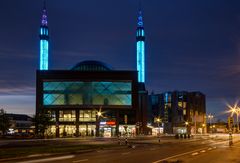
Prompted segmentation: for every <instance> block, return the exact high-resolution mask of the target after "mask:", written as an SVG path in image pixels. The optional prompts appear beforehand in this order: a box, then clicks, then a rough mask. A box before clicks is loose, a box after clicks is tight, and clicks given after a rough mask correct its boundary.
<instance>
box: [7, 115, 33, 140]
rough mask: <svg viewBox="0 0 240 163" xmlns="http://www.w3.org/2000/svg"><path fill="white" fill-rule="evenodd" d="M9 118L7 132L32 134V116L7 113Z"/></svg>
mask: <svg viewBox="0 0 240 163" xmlns="http://www.w3.org/2000/svg"><path fill="white" fill-rule="evenodd" d="M7 117H8V118H9V120H10V124H11V126H10V128H9V131H8V133H9V134H20V135H21V134H34V126H33V118H32V117H30V116H28V115H25V114H7Z"/></svg>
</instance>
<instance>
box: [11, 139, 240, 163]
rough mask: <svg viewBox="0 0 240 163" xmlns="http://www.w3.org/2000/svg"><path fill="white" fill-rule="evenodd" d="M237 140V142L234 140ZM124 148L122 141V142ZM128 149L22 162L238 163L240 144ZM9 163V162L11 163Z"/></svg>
mask: <svg viewBox="0 0 240 163" xmlns="http://www.w3.org/2000/svg"><path fill="white" fill-rule="evenodd" d="M235 140H236V139H235ZM122 143H123V144H124V140H123V142H122ZM129 143H130V144H131V145H130V146H129V147H128V146H126V145H121V146H119V147H118V148H113V149H103V150H97V151H94V152H90V153H81V154H77V153H76V154H68V155H60V156H54V157H46V158H44V157H43V158H38V159H31V158H25V159H22V160H18V161H16V160H14V162H19V163H20V162H21V163H22V162H24V163H37V162H48V163H55V162H56V163H68V162H69V163H78V162H86V163H135V162H136V163H161V162H194V163H198V162H199V163H201V162H203V163H204V162H211V163H212V162H213V163H214V162H216V163H221V162H224V163H226V162H240V158H238V155H239V152H240V143H237V142H236V143H235V142H234V145H233V146H232V147H229V146H228V140H227V137H223V138H219V137H218V138H198V139H191V140H175V139H171V140H167V139H166V140H164V139H163V140H162V141H161V142H160V143H158V142H157V140H156V138H155V139H145V140H134V139H133V140H129ZM10 162H11V161H10Z"/></svg>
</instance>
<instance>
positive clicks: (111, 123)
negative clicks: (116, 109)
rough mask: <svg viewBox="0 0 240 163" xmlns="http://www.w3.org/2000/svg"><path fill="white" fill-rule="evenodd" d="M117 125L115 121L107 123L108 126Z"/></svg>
mask: <svg viewBox="0 0 240 163" xmlns="http://www.w3.org/2000/svg"><path fill="white" fill-rule="evenodd" d="M115 124H116V122H115V121H109V122H107V125H115Z"/></svg>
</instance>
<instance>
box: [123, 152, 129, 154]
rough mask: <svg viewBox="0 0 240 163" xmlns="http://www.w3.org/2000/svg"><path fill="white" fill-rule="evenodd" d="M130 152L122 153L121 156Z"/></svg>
mask: <svg viewBox="0 0 240 163" xmlns="http://www.w3.org/2000/svg"><path fill="white" fill-rule="evenodd" d="M129 153H130V152H125V153H122V155H127V154H129Z"/></svg>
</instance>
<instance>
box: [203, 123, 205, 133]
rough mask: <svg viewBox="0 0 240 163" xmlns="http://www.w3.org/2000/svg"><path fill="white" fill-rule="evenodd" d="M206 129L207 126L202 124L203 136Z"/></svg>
mask: <svg viewBox="0 0 240 163" xmlns="http://www.w3.org/2000/svg"><path fill="white" fill-rule="evenodd" d="M204 128H205V124H204V123H203V124H202V134H204Z"/></svg>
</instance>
